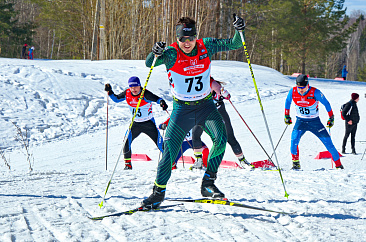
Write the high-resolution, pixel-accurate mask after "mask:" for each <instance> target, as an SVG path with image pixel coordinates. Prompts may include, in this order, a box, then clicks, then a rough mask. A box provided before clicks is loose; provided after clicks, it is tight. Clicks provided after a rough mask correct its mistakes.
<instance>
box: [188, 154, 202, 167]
mask: <svg viewBox="0 0 366 242" xmlns="http://www.w3.org/2000/svg"><path fill="white" fill-rule="evenodd" d="M196 158H197V160H196V161H195V162H194V164H193V165H192V166H191V167H190V168H189V169H190V170H193V169H202V167H203V160H202V156H201V157H199V156H196Z"/></svg>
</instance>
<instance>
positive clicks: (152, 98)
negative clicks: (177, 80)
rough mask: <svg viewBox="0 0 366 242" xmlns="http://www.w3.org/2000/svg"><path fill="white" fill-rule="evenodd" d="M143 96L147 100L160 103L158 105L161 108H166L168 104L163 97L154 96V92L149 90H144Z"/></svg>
mask: <svg viewBox="0 0 366 242" xmlns="http://www.w3.org/2000/svg"><path fill="white" fill-rule="evenodd" d="M144 98H145V100H147V101H152V102H156V103H157V104H160V107H162V108H163V110H166V109H167V108H168V105H167V104H166V102H165V101H164V99H162V98H160V97H158V96H156V95H155V94H154V93H152V92H150V91H149V90H146V91H145V94H144Z"/></svg>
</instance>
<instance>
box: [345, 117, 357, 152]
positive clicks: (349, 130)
mask: <svg viewBox="0 0 366 242" xmlns="http://www.w3.org/2000/svg"><path fill="white" fill-rule="evenodd" d="M356 131H357V124H352V125H349V124H348V123H347V122H346V132H345V134H344V138H343V145H342V149H345V148H346V143H347V139H348V137H349V135H351V148H352V150H354V149H355V142H356V141H355V140H356Z"/></svg>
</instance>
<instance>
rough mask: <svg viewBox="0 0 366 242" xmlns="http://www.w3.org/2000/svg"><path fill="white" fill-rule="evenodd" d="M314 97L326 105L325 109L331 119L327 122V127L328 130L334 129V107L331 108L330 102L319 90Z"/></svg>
mask: <svg viewBox="0 0 366 242" xmlns="http://www.w3.org/2000/svg"><path fill="white" fill-rule="evenodd" d="M314 97H315V98H316V100H319V102H321V103H322V104H323V105H324V107H325V109H326V110H327V112H328V115H329V119H328V121H327V127H328V128H331V127H333V125H334V115H333V110H332V107H331V106H330V103H329V102H328V99H327V98H326V97H325V96H324V94H323V93H322V92H321V91H320V90H319V89H316V90H315V92H314Z"/></svg>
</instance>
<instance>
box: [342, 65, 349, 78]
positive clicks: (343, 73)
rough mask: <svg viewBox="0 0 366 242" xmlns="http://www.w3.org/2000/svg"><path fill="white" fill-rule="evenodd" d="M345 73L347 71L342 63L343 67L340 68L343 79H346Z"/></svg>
mask: <svg viewBox="0 0 366 242" xmlns="http://www.w3.org/2000/svg"><path fill="white" fill-rule="evenodd" d="M347 73H348V71H347V68H346V65H344V66H343V69H342V78H343V80H346V78H347Z"/></svg>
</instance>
